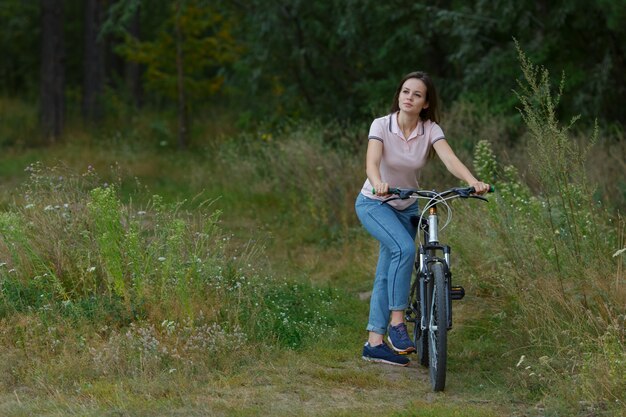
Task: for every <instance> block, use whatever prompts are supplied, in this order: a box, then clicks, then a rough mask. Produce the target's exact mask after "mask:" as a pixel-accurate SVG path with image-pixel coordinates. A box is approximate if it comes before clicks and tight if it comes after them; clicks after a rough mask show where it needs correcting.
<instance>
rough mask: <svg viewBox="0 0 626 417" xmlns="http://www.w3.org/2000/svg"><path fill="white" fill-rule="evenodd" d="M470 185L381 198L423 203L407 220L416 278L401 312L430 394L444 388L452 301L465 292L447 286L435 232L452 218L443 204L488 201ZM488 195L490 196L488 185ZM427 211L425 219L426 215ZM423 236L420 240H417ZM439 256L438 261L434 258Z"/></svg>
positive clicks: (445, 249)
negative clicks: (414, 244) (442, 211)
mask: <svg viewBox="0 0 626 417" xmlns="http://www.w3.org/2000/svg"><path fill="white" fill-rule="evenodd" d="M475 191H476V190H475V189H474V187H467V188H461V187H456V188H451V189H449V190H446V191H442V192H437V191H427V190H415V189H401V188H390V189H389V194H395V195H396V196H395V197H390V198H387V199H385V200H383V203H386V202H388V201H391V200H396V199H407V198H418V199H420V198H421V199H425V200H427V203H426V204H425V206H424V208H423V209H422V210H421V213H420V215H419V216H413V217H412V218H411V222H412V223H413V225H414V226H415V227H417V228H418V245H419V246H418V251H417V253H418V257H416V261H415V271H416V274H415V279H414V280H413V282H412V284H411V290H410V292H409V297H410V299H409V307H408V308H407V310H406V311H405V320H406V321H407V322H408V323H413V342H414V343H415V346H416V348H417V355H418V358H419V362H420V364H421V365H422V366H427V367H428V368H429V373H430V383H431V385H432V389H433V391H443V389H444V387H445V384H446V365H447V349H448V330H451V329H452V300H461V299H463V297H464V296H465V290H464V289H463V287H461V286H452V273H451V271H450V250H451V248H450V246H449V245H444V244H442V243H441V242H439V232H440V231H441V230H443V229H445V228H446V227H447V226H448V224H449V223H450V221H451V219H452V209H451V208H450V205H449V204H448V201H450V200H452V199H455V198H476V199H479V200H483V201H489V200H487V199H486V198H485V197H482V196H479V195H474V194H473V193H474V192H475ZM489 192H493V187H491V188H490V190H489ZM438 205H443V206H445V207H446V209H447V214H448V217H447V219H446V222H445V224H444V226H443V227H441V228H440V227H439V214H438V207H437V206H438ZM426 213H428V218H425V214H426ZM419 229H421V230H422V232H423V241H422V239H421V237H420V236H419ZM440 254H443V258H442V257H441V256H439V255H440Z"/></svg>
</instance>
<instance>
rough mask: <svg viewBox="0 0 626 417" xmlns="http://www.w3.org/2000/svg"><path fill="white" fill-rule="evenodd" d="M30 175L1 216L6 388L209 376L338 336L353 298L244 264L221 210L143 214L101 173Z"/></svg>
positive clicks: (171, 208) (246, 256)
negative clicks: (343, 302) (343, 309)
mask: <svg viewBox="0 0 626 417" xmlns="http://www.w3.org/2000/svg"><path fill="white" fill-rule="evenodd" d="M28 171H29V174H30V179H29V180H28V181H27V182H26V183H25V185H24V187H22V188H21V189H20V190H19V193H18V194H17V195H16V198H15V202H14V203H13V204H12V205H11V207H9V209H8V210H5V211H3V212H2V213H0V340H1V342H0V344H1V345H2V348H1V351H2V358H3V359H2V360H0V362H3V363H2V369H8V368H7V366H8V364H5V363H4V361H5V360H11V361H12V365H11V372H10V373H9V374H7V375H5V376H4V377H3V378H2V379H0V384H2V385H4V388H5V389H8V388H10V387H12V386H15V384H26V385H29V384H33V383H36V381H38V380H39V381H42V383H43V384H55V381H56V382H59V378H60V379H61V380H63V381H65V383H66V382H68V381H72V380H74V379H76V378H79V379H80V378H87V379H91V378H101V377H107V376H116V375H117V376H119V375H128V376H138V377H147V376H150V375H160V374H162V373H173V372H176V373H178V374H182V375H195V376H197V375H201V374H202V373H211V372H214V370H215V369H230V368H232V367H233V366H241V365H242V364H243V363H245V360H244V361H242V360H241V359H240V357H241V355H244V357H247V358H249V359H250V360H252V359H253V358H255V357H258V355H260V354H261V352H263V351H266V350H268V349H274V348H280V347H285V348H295V349H298V348H301V347H303V346H306V345H307V344H309V343H311V342H314V341H316V340H317V339H318V338H319V336H321V335H322V334H324V335H325V336H326V337H329V336H331V335H332V334H333V332H334V328H335V326H336V324H337V322H338V320H337V319H336V315H337V314H338V313H337V311H338V309H339V307H338V306H339V299H340V298H341V297H342V296H343V295H342V293H341V292H339V291H336V290H332V289H323V288H316V287H313V286H312V285H311V284H309V283H307V282H298V281H296V280H293V279H290V278H288V277H273V276H271V275H269V274H268V273H267V272H266V271H264V270H263V269H262V268H258V265H259V264H260V262H259V261H258V259H257V256H258V255H259V254H258V253H255V251H256V252H258V250H255V249H254V248H252V247H248V248H239V249H238V250H237V251H236V255H235V252H233V251H231V249H229V240H230V237H229V236H230V235H228V234H225V233H223V232H222V231H221V229H220V227H219V217H220V213H219V211H216V210H214V209H212V208H211V206H212V202H211V201H206V202H204V203H200V204H198V205H196V206H195V209H194V210H193V211H189V210H183V209H182V208H181V207H182V202H181V203H174V204H166V203H164V202H163V199H162V198H160V197H159V196H153V197H152V198H151V199H150V201H149V203H147V204H146V205H144V206H141V207H138V206H137V205H135V204H134V203H133V202H132V201H130V202H123V201H122V199H121V197H120V193H119V185H118V184H114V183H105V182H103V181H102V180H101V179H100V178H99V176H98V175H97V174H96V172H95V171H94V170H93V169H88V170H87V171H86V172H83V173H80V174H78V173H74V172H72V170H69V169H66V168H57V167H51V168H50V167H45V166H43V165H42V164H33V165H31V166H29V167H28ZM235 357H237V358H239V359H238V360H234V358H235ZM38 364H43V366H40V365H38ZM63 384H64V383H61V385H62V386H64V385H63ZM65 388H71V387H67V386H65Z"/></svg>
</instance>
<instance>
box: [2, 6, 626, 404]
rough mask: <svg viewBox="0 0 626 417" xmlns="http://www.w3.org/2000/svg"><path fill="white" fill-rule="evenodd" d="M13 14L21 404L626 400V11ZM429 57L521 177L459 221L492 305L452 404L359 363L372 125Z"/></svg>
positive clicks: (201, 9) (512, 177)
mask: <svg viewBox="0 0 626 417" xmlns="http://www.w3.org/2000/svg"><path fill="white" fill-rule="evenodd" d="M0 21H1V22H2V23H3V24H2V26H1V27H0V45H1V46H2V54H3V58H2V60H0V147H1V148H2V154H3V155H2V157H1V159H0V174H1V175H2V185H1V187H0V191H1V194H0V202H1V204H2V210H3V211H2V213H1V216H0V283H1V287H0V288H1V292H0V339H1V340H2V343H1V345H0V346H1V347H0V351H1V352H2V355H0V357H1V358H2V359H0V371H1V372H0V373H1V374H2V376H1V377H0V389H1V391H0V395H1V396H2V405H0V412H1V413H2V414H3V415H32V414H33V413H35V414H42V415H44V414H45V415H74V414H75V415H87V414H89V415H102V414H103V413H115V412H118V413H123V414H124V415H154V414H167V413H172V412H179V413H181V414H183V415H197V414H202V413H206V412H211V413H214V414H223V415H231V414H236V415H257V414H259V413H263V414H268V413H270V414H278V415H282V414H291V415H359V414H361V413H363V412H365V411H366V410H367V411H371V410H377V411H380V412H383V413H385V412H386V413H396V414H397V415H420V416H421V415H444V416H445V415H477V416H480V415H519V416H521V415H581V416H582V415H584V416H591V415H594V416H595V415H619V413H621V412H623V411H624V398H625V397H626V353H625V346H626V341H625V337H626V336H625V321H626V308H625V306H626V289H625V278H624V269H623V262H624V257H625V256H626V255H625V254H624V247H625V244H624V220H623V218H622V212H623V208H624V207H625V206H626V176H625V175H624V173H625V172H626V163H625V162H624V155H625V154H626V141H624V129H623V124H624V122H625V121H626V110H625V109H624V106H623V105H622V103H621V101H622V100H623V97H625V96H626V76H625V74H626V63H625V56H626V51H625V45H626V28H625V27H624V25H623V22H624V21H626V1H624V0H614V1H611V0H594V1H587V2H582V1H579V0H572V1H554V2H547V1H537V0H536V1H525V0H522V1H495V2H493V1H492V2H489V1H470V2H455V1H436V2H432V1H431V2H425V1H415V2H412V3H410V4H407V3H406V2H398V1H387V2H380V1H371V0H362V1H350V0H344V1H331V0H328V1H319V2H305V1H296V0H293V1H261V0H250V1H246V2H240V1H234V0H231V1H228V0H215V1H202V0H178V1H158V0H152V1H147V0H146V1H140V0H127V1H114V0H101V1H98V0H85V1H63V0H42V1H39V2H36V1H27V2H24V1H17V0H4V1H2V3H1V4H0ZM413 70H425V71H428V72H429V73H430V74H432V76H433V78H434V80H435V83H436V85H437V86H438V88H439V94H440V97H441V98H442V102H443V113H444V117H443V120H442V126H443V128H444V131H445V132H446V136H447V137H448V140H449V141H450V143H451V144H452V145H453V147H454V149H455V150H456V151H457V153H458V154H459V155H460V156H461V158H462V159H463V160H464V161H466V162H467V163H468V165H470V166H471V168H472V170H474V171H475V172H477V174H478V175H480V176H481V178H482V179H483V180H485V181H487V182H491V183H494V184H495V185H496V188H497V189H498V192H497V194H496V195H495V196H494V197H493V198H491V200H492V201H491V202H490V203H489V204H488V205H484V206H478V205H476V204H474V205H470V204H458V205H455V213H456V215H455V221H454V222H453V225H452V226H451V227H450V228H449V229H448V230H447V231H446V234H445V236H446V238H447V239H449V241H450V242H452V244H453V247H454V248H455V253H456V256H457V257H455V271H457V272H456V274H457V275H455V276H458V280H459V281H460V283H461V284H463V285H464V286H465V287H466V289H467V290H468V297H466V299H465V300H464V301H463V304H459V305H458V308H459V313H458V315H457V316H455V317H458V320H459V322H458V325H457V324H455V330H454V331H453V332H452V334H451V347H450V355H451V357H450V376H449V383H448V389H447V392H446V393H445V394H442V395H439V396H433V395H431V394H429V393H428V382H427V374H426V371H424V370H423V369H420V368H419V367H418V366H414V367H413V366H412V367H411V368H409V369H408V370H407V372H403V371H398V372H394V371H393V370H385V369H383V370H380V369H379V368H372V367H368V366H367V365H366V364H362V363H361V362H362V361H360V358H359V357H358V356H359V352H360V344H361V343H362V339H363V337H364V335H363V332H362V331H361V328H362V325H363V322H364V318H365V317H366V315H367V293H368V291H369V287H370V285H371V274H372V269H373V267H374V264H373V262H374V259H375V255H376V253H377V250H376V247H375V242H372V240H371V239H370V238H369V237H368V236H367V234H366V233H364V231H363V230H362V229H361V228H360V226H359V224H358V221H357V220H356V218H355V216H354V213H353V199H354V196H355V193H356V192H357V190H358V189H359V187H360V185H361V183H362V181H363V180H364V172H363V171H364V170H363V160H364V151H365V146H366V145H365V140H364V138H365V137H366V135H367V130H368V127H369V123H370V122H371V120H372V119H373V118H374V117H378V116H380V115H383V114H385V113H386V111H387V110H388V108H389V106H390V105H391V103H390V100H391V98H392V93H393V90H394V88H395V87H396V82H397V81H398V80H399V79H400V78H401V77H402V76H403V75H404V74H405V73H407V72H410V71H413ZM431 165H432V167H430V168H429V170H428V171H427V172H426V173H425V176H424V184H425V186H427V187H428V188H435V187H441V188H443V187H445V188H447V187H449V186H451V185H456V183H457V182H456V180H455V179H453V178H452V177H450V176H449V175H448V174H447V173H446V172H445V170H444V169H442V167H441V166H440V165H437V164H436V163H432V164H431ZM455 320H456V319H455ZM331 347H332V348H331ZM381 378H383V380H384V385H385V387H384V388H383V390H382V392H383V393H384V395H386V396H387V397H388V398H389V401H383V402H382V403H381V402H380V401H375V400H376V398H377V397H376V396H373V395H372V394H373V393H376V394H377V395H378V394H380V393H381V387H380V385H381V383H380V379H381ZM294 382H296V383H294Z"/></svg>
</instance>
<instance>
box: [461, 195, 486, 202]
mask: <svg viewBox="0 0 626 417" xmlns="http://www.w3.org/2000/svg"><path fill="white" fill-rule="evenodd" d="M465 198H477V199H479V200H483V201H487V202H489V200H487V199H486V198H485V197H483V196H482V195H468V196H467V197H465Z"/></svg>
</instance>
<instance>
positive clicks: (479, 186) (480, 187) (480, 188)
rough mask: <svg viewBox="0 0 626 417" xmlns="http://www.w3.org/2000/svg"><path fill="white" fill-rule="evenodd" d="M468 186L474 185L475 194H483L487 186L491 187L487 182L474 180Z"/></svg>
mask: <svg viewBox="0 0 626 417" xmlns="http://www.w3.org/2000/svg"><path fill="white" fill-rule="evenodd" d="M470 186H472V187H474V189H475V190H476V194H485V193H486V192H487V191H489V188H490V187H491V186H490V185H489V184H486V183H484V182H482V181H476V182H474V183H472V184H470Z"/></svg>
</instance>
